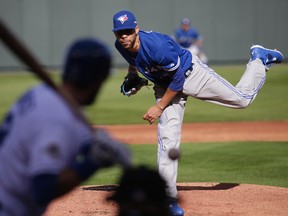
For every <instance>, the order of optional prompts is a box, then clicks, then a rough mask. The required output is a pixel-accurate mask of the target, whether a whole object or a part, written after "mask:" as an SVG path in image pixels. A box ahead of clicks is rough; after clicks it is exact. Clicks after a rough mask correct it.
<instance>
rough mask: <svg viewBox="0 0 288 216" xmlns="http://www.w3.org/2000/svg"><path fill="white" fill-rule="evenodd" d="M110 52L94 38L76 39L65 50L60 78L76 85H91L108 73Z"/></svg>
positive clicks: (104, 77)
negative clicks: (64, 59)
mask: <svg viewBox="0 0 288 216" xmlns="http://www.w3.org/2000/svg"><path fill="white" fill-rule="evenodd" d="M111 59H112V58H111V53H110V51H109V50H108V47H107V46H106V45H104V44H103V43H102V42H100V41H98V40H96V39H94V38H82V39H79V40H76V41H75V42H74V43H72V45H71V46H70V48H69V49H68V51H67V55H66V61H65V65H64V71H63V74H62V79H63V80H64V81H69V82H71V83H73V84H74V85H76V86H78V87H85V86H87V85H93V84H94V83H95V82H97V81H98V80H104V79H106V77H107V76H108V74H109V71H110V65H111Z"/></svg>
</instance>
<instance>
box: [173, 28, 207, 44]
mask: <svg viewBox="0 0 288 216" xmlns="http://www.w3.org/2000/svg"><path fill="white" fill-rule="evenodd" d="M174 37H175V41H176V42H177V43H178V44H180V46H182V47H184V48H189V47H190V46H191V45H192V44H193V43H194V42H195V41H196V40H198V39H200V38H201V36H200V35H199V33H198V32H197V31H196V29H194V28H190V29H189V30H188V31H184V30H183V29H181V28H179V29H177V30H176V31H175V35H174Z"/></svg>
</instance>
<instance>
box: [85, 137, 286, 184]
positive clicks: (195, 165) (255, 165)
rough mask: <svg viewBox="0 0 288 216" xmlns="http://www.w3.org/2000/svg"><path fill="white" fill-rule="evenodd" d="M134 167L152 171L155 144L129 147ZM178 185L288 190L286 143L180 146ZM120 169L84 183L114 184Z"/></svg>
mask: <svg viewBox="0 0 288 216" xmlns="http://www.w3.org/2000/svg"><path fill="white" fill-rule="evenodd" d="M130 148H131V151H132V153H133V158H134V161H133V163H134V165H145V166H149V167H152V168H154V169H156V151H157V147H156V145H130ZM181 152H182V156H181V158H180V161H179V172H178V182H221V183H242V184H244V183H245V184H259V185H271V186H279V187H286V188H288V172H287V170H288V157H287V153H288V143H287V142H227V143H194V144H183V145H182V146H181ZM119 175H121V169H120V168H119V167H114V168H110V169H106V170H102V171H100V172H98V173H96V174H95V175H94V176H93V177H92V178H90V179H89V180H88V181H87V182H85V184H87V185H92V184H94V185H95V184H115V183H117V181H118V178H119Z"/></svg>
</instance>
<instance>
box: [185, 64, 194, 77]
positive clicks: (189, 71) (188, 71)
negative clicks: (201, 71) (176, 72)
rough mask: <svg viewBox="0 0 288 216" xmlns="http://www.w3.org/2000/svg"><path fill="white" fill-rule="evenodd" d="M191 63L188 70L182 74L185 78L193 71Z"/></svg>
mask: <svg viewBox="0 0 288 216" xmlns="http://www.w3.org/2000/svg"><path fill="white" fill-rule="evenodd" d="M193 65H194V64H193V63H191V66H190V67H189V68H188V70H187V71H186V72H185V73H184V74H185V77H186V78H187V77H188V76H189V75H190V74H191V73H192V71H193Z"/></svg>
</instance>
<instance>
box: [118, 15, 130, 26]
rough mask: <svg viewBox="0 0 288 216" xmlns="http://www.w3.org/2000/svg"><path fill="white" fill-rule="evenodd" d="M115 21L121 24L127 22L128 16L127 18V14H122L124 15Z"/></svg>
mask: <svg viewBox="0 0 288 216" xmlns="http://www.w3.org/2000/svg"><path fill="white" fill-rule="evenodd" d="M117 20H118V21H120V22H121V23H122V24H123V23H124V22H125V21H127V20H128V16H127V14H124V15H122V16H120V17H118V18H117Z"/></svg>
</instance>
